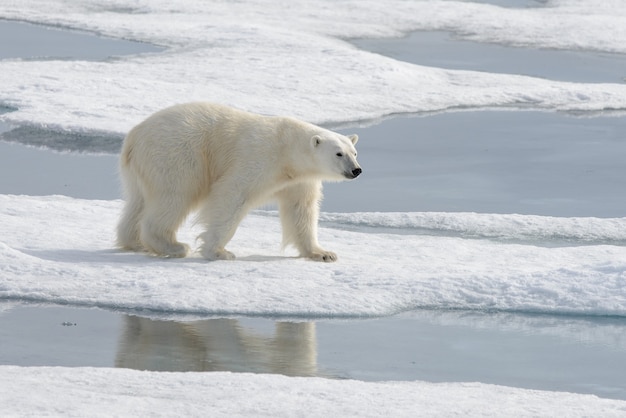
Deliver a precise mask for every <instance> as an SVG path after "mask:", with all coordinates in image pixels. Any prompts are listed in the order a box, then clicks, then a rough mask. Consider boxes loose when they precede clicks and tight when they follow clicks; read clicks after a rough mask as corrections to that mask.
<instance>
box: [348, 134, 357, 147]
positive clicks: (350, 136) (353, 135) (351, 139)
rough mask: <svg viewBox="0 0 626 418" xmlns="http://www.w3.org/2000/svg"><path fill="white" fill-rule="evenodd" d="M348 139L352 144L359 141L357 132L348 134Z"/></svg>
mask: <svg viewBox="0 0 626 418" xmlns="http://www.w3.org/2000/svg"><path fill="white" fill-rule="evenodd" d="M348 139H350V141H352V145H356V143H357V142H359V136H358V135H357V134H352V135H348Z"/></svg>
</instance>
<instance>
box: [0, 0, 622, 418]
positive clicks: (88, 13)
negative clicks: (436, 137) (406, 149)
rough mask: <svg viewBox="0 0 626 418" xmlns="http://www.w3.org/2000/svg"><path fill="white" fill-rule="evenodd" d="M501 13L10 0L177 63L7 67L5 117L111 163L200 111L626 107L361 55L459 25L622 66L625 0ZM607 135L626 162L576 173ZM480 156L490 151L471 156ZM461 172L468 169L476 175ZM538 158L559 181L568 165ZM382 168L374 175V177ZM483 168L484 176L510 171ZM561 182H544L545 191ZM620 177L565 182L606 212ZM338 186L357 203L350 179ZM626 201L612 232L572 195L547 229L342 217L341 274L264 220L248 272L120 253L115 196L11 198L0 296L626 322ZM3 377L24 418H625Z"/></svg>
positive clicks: (447, 4)
mask: <svg viewBox="0 0 626 418" xmlns="http://www.w3.org/2000/svg"><path fill="white" fill-rule="evenodd" d="M44 3H45V4H44ZM491 3H496V4H485V3H474V2H455V1H429V2H426V1H424V2H417V1H416V2H400V1H398V2H384V3H380V2H358V3H357V4H352V3H350V2H345V3H336V2H325V1H317V2H303V3H302V4H299V3H298V4H296V3H290V7H285V5H279V4H276V3H274V2H265V1H246V2H239V3H230V2H226V3H219V4H216V3H211V4H206V3H200V2H195V1H183V2H177V3H176V5H172V4H171V2H154V1H151V2H141V1H140V2H129V1H125V0H118V1H111V2H107V3H104V4H103V3H102V2H100V1H88V0H85V1H80V2H73V3H71V4H69V3H66V2H61V1H49V0H46V1H45V2H43V1H41V2H40V1H36V0H29V1H19V2H18V1H5V2H3V4H2V5H1V6H0V17H3V18H9V19H19V20H28V21H31V22H37V23H46V24H51V25H56V26H60V27H64V28H67V27H70V28H76V29H83V30H88V31H94V32H97V33H100V34H105V35H109V36H115V37H124V38H128V39H133V40H139V41H143V42H150V43H155V44H158V45H161V46H163V47H165V48H166V50H165V51H164V52H162V53H150V54H145V55H141V56H131V57H125V58H124V57H118V58H116V59H113V60H107V61H67V60H49V59H48V60H45V61H40V60H36V59H35V60H32V59H31V60H22V59H15V58H11V59H5V60H2V61H0V72H2V74H3V77H2V78H0V91H1V92H2V93H1V95H0V103H2V104H3V105H4V109H5V110H7V112H6V113H5V114H4V115H3V116H2V117H3V120H4V121H5V122H7V123H9V125H10V126H11V127H16V128H17V129H21V131H18V133H19V132H25V133H33V132H35V133H37V132H50V131H52V132H53V133H54V135H57V136H55V137H56V138H59V137H61V138H67V137H68V135H67V134H68V133H71V134H72V135H69V137H70V138H75V139H76V140H77V141H80V140H87V141H93V142H94V146H95V147H96V148H98V147H104V146H105V145H106V144H107V141H110V140H111V138H113V141H112V144H113V147H115V144H116V141H119V138H120V136H121V135H122V134H123V132H125V131H126V130H127V129H128V128H129V127H130V126H132V125H133V124H135V123H136V122H138V121H139V120H141V119H142V118H144V117H145V116H146V115H147V114H149V113H150V112H152V111H153V110H156V109H158V108H160V107H163V106H165V105H169V104H171V103H172V102H181V101H187V100H191V99H210V100H215V101H219V102H224V103H229V104H232V105H236V106H239V107H242V108H246V109H248V110H253V111H259V112H262V113H272V114H274V113H289V114H292V115H295V116H299V117H303V118H306V119H308V120H310V121H312V122H318V123H330V122H338V123H344V122H350V121H357V120H362V119H370V118H378V117H381V116H385V115H390V114H393V113H398V112H428V111H441V110H448V109H459V108H465V109H467V108H475V109H484V108H494V107H499V108H501V107H506V108H533V109H540V110H561V111H575V112H577V113H578V114H586V115H591V114H590V113H585V112H602V111H618V112H617V113H619V111H622V110H624V109H625V108H626V99H625V97H626V94H625V93H626V87H625V86H624V84H623V83H619V82H614V83H592V84H586V83H572V82H562V81H557V80H546V79H539V78H532V77H527V76H517V75H511V74H494V73H489V72H470V71H463V70H449V69H446V70H444V69H439V68H433V67H425V66H419V65H415V64H410V63H405V62H401V61H398V60H395V59H393V58H389V57H384V56H381V55H377V54H373V53H370V52H365V51H362V50H359V49H356V48H355V47H354V46H353V45H352V44H350V43H349V42H346V41H345V39H347V38H355V37H384V36H389V37H393V36H400V35H403V34H404V33H406V32H408V31H411V30H439V31H441V30H445V31H451V32H455V33H456V34H457V36H460V37H463V38H466V39H471V40H475V41H481V42H493V43H502V44H507V45H515V46H525V47H531V48H561V49H569V50H578V51H588V50H591V51H595V52H609V53H617V54H623V53H624V52H626V50H625V49H624V45H626V42H625V40H626V39H625V38H626V31H625V29H624V28H626V6H624V5H623V4H622V3H621V2H606V1H597V2H594V1H576V0H562V1H548V2H522V3H524V4H523V5H521V6H533V7H524V8H523V9H518V8H515V7H511V6H518V5H519V3H520V2H513V1H511V2H507V1H502V2H491ZM500 6H507V7H500ZM608 34H610V35H608ZM181 63H184V64H183V65H181ZM138 97H139V98H141V100H140V101H138V99H137V98H138ZM531 123H532V122H531ZM461 129H462V127H461ZM598 129H599V130H603V128H602V126H599V127H598ZM59 133H61V135H60V136H59ZM25 136H33V135H30V134H29V135H25ZM34 136H36V135H34ZM611 138H612V139H610V140H607V143H612V144H614V145H615V147H616V148H611V147H608V148H606V147H604V145H606V144H605V143H604V144H602V145H603V146H601V147H595V148H594V146H593V145H594V144H593V143H590V144H588V147H586V145H587V144H577V145H576V147H577V148H576V147H575V148H574V150H573V152H569V151H570V148H569V146H567V145H566V144H565V143H562V144H563V147H562V148H563V150H564V151H565V150H568V152H567V155H565V161H566V163H564V164H562V166H561V167H566V168H570V169H573V170H574V171H575V172H578V173H580V172H581V171H580V170H582V172H583V173H584V172H585V170H589V169H592V170H599V171H602V169H603V168H604V167H603V162H606V161H613V160H612V159H611V158H613V157H614V156H615V155H618V153H619V152H620V151H621V148H620V147H621V143H622V139H621V137H620V136H619V135H617V136H614V137H611ZM444 139H445V138H444ZM538 140H539V142H534V143H533V145H539V146H538V147H537V148H533V147H530V148H525V149H522V150H521V151H518V152H519V155H520V157H525V158H526V159H525V161H529V159H528V157H532V158H539V157H540V156H541V150H542V147H541V143H540V137H539V138H538ZM476 144H478V145H481V143H480V141H478V142H476ZM553 144H554V143H553ZM106 146H109V145H106ZM381 147H383V148H384V146H383V145H381ZM76 148H80V147H76ZM87 148H89V147H87ZM558 148H559V146H558V145H557V146H554V145H553V146H552V148H551V150H552V151H554V150H555V149H558ZM443 149H445V148H443ZM470 149H471V148H470ZM110 150H111V148H110V149H109V151H105V152H111V151H110ZM482 150H483V151H484V149H482ZM586 151H588V152H589V155H590V156H592V157H593V158H591V160H590V161H591V162H594V161H595V165H593V166H592V167H591V168H589V167H583V166H581V163H580V161H581V160H580V157H581V156H583V155H584V154H585V152H586ZM603 152H604V154H603ZM477 153H478V152H477V151H476V148H475V149H474V155H472V157H474V158H475V157H476V154H477ZM3 155H6V154H3ZM464 156H465V155H459V156H458V158H459V159H458V162H459V164H460V166H461V167H463V158H464ZM389 158H391V157H389V156H385V157H381V160H382V161H381V162H380V164H382V165H384V166H391V165H392V164H390V162H389V161H388V159H389ZM568 158H569V160H568ZM385 159H387V160H385ZM433 159H436V154H433ZM394 161H395V160H394ZM511 161H515V159H514V158H513V159H511ZM536 161H539V163H540V164H539V166H540V167H544V168H545V167H548V168H549V167H550V164H551V163H554V165H555V166H558V164H561V163H562V162H563V160H559V161H552V162H551V161H550V160H541V159H540V158H539V160H536ZM3 164H4V162H3ZM370 164H371V166H372V171H373V173H376V170H375V169H374V167H375V166H376V164H377V162H376V161H374V160H372V161H371V162H370ZM610 166H611V167H618V166H619V164H618V163H617V162H615V163H614V164H613V163H611V164H610ZM465 168H466V170H467V171H461V172H465V173H470V174H472V173H481V167H480V164H479V165H477V166H475V167H474V168H475V170H473V169H472V167H471V165H470V166H465ZM521 168H522V169H524V168H528V166H526V167H523V166H522V167H521ZM509 171H513V170H512V166H511V165H510V164H508V165H503V166H502V167H501V168H500V169H499V170H496V171H495V173H496V175H497V173H500V175H501V176H502V177H503V178H504V179H506V175H507V174H508V173H509ZM559 172H561V173H563V171H562V170H561V171H559ZM485 173H486V174H485V177H484V178H490V177H492V176H493V172H489V171H486V172H485ZM380 174H384V173H380ZM551 174H552V171H550V170H547V171H546V175H545V178H546V181H548V180H547V179H550V178H551ZM112 175H113V174H112ZM612 175H613V174H611V173H610V172H608V173H606V172H605V173H603V174H601V175H600V176H597V177H593V176H592V177H593V181H589V182H585V181H583V180H581V179H576V178H575V177H574V176H572V175H569V176H565V177H564V180H563V181H564V182H565V183H567V182H566V180H567V179H570V180H571V181H573V182H574V184H573V185H571V184H570V187H571V188H572V189H573V190H575V189H576V187H577V186H578V187H580V190H581V193H582V195H583V196H587V198H589V199H588V202H593V201H594V198H592V196H593V193H594V192H597V191H602V190H611V192H610V193H600V195H599V197H598V199H602V198H603V197H604V196H606V195H607V194H613V193H617V192H615V191H614V190H618V189H619V185H620V182H619V176H618V177H617V178H615V177H611V176H612ZM607 179H613V180H611V181H614V182H615V184H614V185H613V186H611V185H610V184H607V182H606V180H607ZM497 180H502V178H498V179H497ZM470 183H472V182H470ZM355 184H357V183H355ZM503 184H506V182H504V183H503ZM342 186H343V190H345V194H346V195H345V196H344V198H345V199H347V200H348V201H349V199H350V193H351V192H350V190H351V187H350V186H352V185H349V184H346V185H342ZM607 187H608V189H607ZM611 187H613V188H611ZM528 189H529V190H532V189H533V188H532V187H529V188H528ZM354 193H355V194H354V196H358V193H361V191H358V193H357V190H356V189H355V191H354ZM467 196H469V193H468V194H467ZM513 196H515V193H513ZM590 196H591V198H590ZM548 197H549V196H548ZM570 197H572V195H571V194H570ZM611 197H612V196H607V200H601V203H600V204H599V206H603V207H604V208H603V210H609V211H611V212H612V214H611V215H608V216H612V217H611V218H595V217H590V216H592V215H593V216H607V215H606V213H607V212H604V213H602V214H597V213H593V212H592V211H591V210H590V211H587V210H583V211H582V213H581V214H577V217H576V218H572V217H567V218H566V217H564V216H571V212H568V210H569V209H570V208H571V206H572V201H571V200H567V199H565V200H561V201H560V202H561V203H560V205H559V201H558V199H557V200H556V201H553V202H552V203H555V206H554V207H553V208H552V209H551V211H552V212H550V214H551V215H554V216H551V217H546V216H537V215H538V214H542V212H541V210H542V209H541V208H545V205H542V204H541V205H538V206H536V209H535V210H533V209H532V207H531V208H530V209H528V210H527V211H525V212H526V213H527V214H526V215H511V214H506V213H507V212H508V213H510V212H517V210H516V209H517V207H518V206H517V202H516V201H515V199H512V200H511V201H510V202H509V203H508V204H506V205H504V206H503V207H502V208H501V209H499V210H496V211H493V212H501V213H505V214H496V213H493V212H491V211H487V212H486V213H481V214H477V213H468V212H467V210H468V209H465V211H464V210H463V206H462V205H461V206H460V207H458V208H456V209H453V210H454V213H453V212H452V211H447V210H444V211H443V212H416V211H415V210H403V211H401V212H396V213H373V212H366V213H344V214H341V213H339V214H329V213H327V214H325V215H324V217H323V222H322V226H323V228H322V231H321V240H322V242H325V243H328V245H329V246H331V247H333V249H335V250H337V252H338V253H339V254H340V257H341V259H340V261H339V263H337V264H334V265H319V264H314V263H311V262H307V261H304V260H300V259H293V258H291V255H292V253H289V252H287V253H286V254H281V253H280V252H279V251H278V240H279V235H280V234H279V229H278V223H277V218H276V216H275V214H274V213H272V212H257V213H256V214H255V215H253V216H251V217H249V218H248V219H247V220H246V222H245V223H244V225H243V226H242V228H241V229H240V231H239V232H238V234H237V236H236V237H235V240H234V241H233V243H232V244H231V250H233V251H234V252H235V253H237V254H238V255H239V256H240V260H239V261H237V262H235V263H220V262H217V263H211V264H210V265H208V264H206V263H205V262H204V261H202V260H200V259H199V258H197V257H192V258H189V259H186V260H174V261H173V260H158V259H154V258H150V257H146V256H143V255H136V254H125V253H119V252H116V251H115V250H112V238H113V237H112V230H113V225H114V223H115V219H116V217H117V213H118V212H119V208H120V205H121V202H120V201H119V200H106V201H105V200H83V199H78V198H69V197H63V196H47V197H32V196H18V195H15V194H5V195H1V196H0V217H1V220H0V225H2V227H1V228H2V231H1V234H0V236H1V237H2V238H1V239H0V260H1V261H0V275H1V276H0V277H1V280H0V296H1V297H2V298H3V299H4V300H9V301H15V302H16V303H19V301H24V300H26V301H32V302H48V303H57V304H68V305H73V306H98V307H102V308H108V309H124V310H131V311H133V312H141V313H142V315H144V316H158V317H166V318H178V319H181V318H184V319H187V320H190V319H198V318H203V317H205V316H206V315H216V316H221V315H227V316H233V315H240V314H247V315H260V316H281V317H285V318H293V317H298V318H300V319H315V318H319V317H340V318H350V317H368V316H376V315H392V314H394V313H398V312H403V311H407V310H412V309H416V308H422V309H462V310H478V311H489V310H498V311H506V312H542V313H551V314H558V315H562V316H564V317H565V316H567V315H573V314H574V315H596V316H602V315H611V316H614V317H616V318H623V317H624V316H626V291H625V281H626V278H625V277H626V276H625V273H624V272H625V271H626V267H625V266H626V250H624V246H623V242H624V238H625V237H624V235H625V234H624V232H623V231H624V230H625V228H624V226H626V225H625V224H626V221H625V219H624V218H618V217H615V216H618V215H615V214H616V213H619V212H620V208H621V206H620V205H621V201H620V200H619V199H618V200H611ZM544 198H546V196H544ZM520 201H523V200H520ZM410 202H415V200H414V199H410ZM457 203H459V202H457ZM460 203H462V201H460ZM589 207H590V208H592V207H593V205H590V206H589ZM537 208H538V209H537ZM350 210H351V211H355V210H356V209H354V207H353V208H352V209H350ZM416 210H424V209H421V208H420V209H416ZM195 232H196V231H194V230H193V228H192V227H191V226H187V227H186V228H185V230H184V231H183V234H182V235H183V237H184V239H185V240H186V241H188V242H190V243H193V237H194V235H195ZM242 276H245V277H242ZM616 367H619V365H616ZM0 371H1V374H0V375H1V376H2V377H1V378H0V385H1V386H2V391H0V393H1V395H0V405H2V410H3V412H4V411H6V413H8V414H17V415H23V414H35V415H39V414H42V415H45V414H56V413H61V412H64V413H65V414H74V415H85V414H89V415H94V412H95V414H98V413H102V414H103V415H104V414H116V413H117V414H132V413H151V414H154V413H162V414H163V415H168V414H170V413H174V411H175V413H176V414H180V412H181V411H185V410H184V409H181V408H188V409H187V410H186V411H187V412H189V413H190V414H193V415H201V414H206V412H207V411H211V412H214V413H215V415H218V414H223V415H231V416H232V415H246V414H254V415H263V414H266V415H276V413H278V414H281V415H297V414H298V413H301V412H302V410H303V405H305V408H306V411H307V412H308V413H310V414H319V415H328V414H333V415H367V414H369V415H372V416H382V415H384V416H389V415H398V416H401V415H403V414H404V415H413V414H414V413H415V412H416V411H419V412H421V413H424V414H425V415H450V414H454V413H459V414H464V415H466V414H469V415H490V414H491V415H498V416H501V415H518V416H520V415H553V414H558V415H565V416H585V415H602V416H611V415H614V416H620V415H623V414H626V403H625V402H624V401H611V400H604V399H599V398H596V397H591V396H587V395H581V394H565V393H557V392H538V391H531V390H522V389H511V388H504V387H500V386H489V385H484V384H480V383H476V384H461V383H445V384H433V383H421V382H404V383H401V382H386V383H365V382H359V381H328V380H320V379H318V378H286V377H281V376H270V375H258V376H253V375H245V374H241V375H231V374H226V373H218V374H178V373H156V372H151V373H148V372H134V371H128V370H113V369H107V368H101V369H90V368H76V369H69V368H45V367H44V368H39V367H26V368H20V367H15V366H2V367H1V368H0ZM34 393H35V394H36V395H37V396H33V394H34ZM207 394H210V395H207ZM494 405H498V407H497V408H494Z"/></svg>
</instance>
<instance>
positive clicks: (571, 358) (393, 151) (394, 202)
mask: <svg viewBox="0 0 626 418" xmlns="http://www.w3.org/2000/svg"><path fill="white" fill-rule="evenodd" d="M524 3H528V2H524ZM42 31H43V32H42ZM48 31H52V32H55V33H54V36H60V38H59V40H57V41H55V42H52V44H51V45H47V46H46V47H45V48H44V49H43V50H41V49H38V45H40V43H41V42H43V40H42V39H43V38H46V39H52V38H53V37H52V35H51V34H50V33H49V32H48ZM38 36H40V37H42V38H39V39H40V40H37V39H38V38H37V37H38ZM7 37H10V38H11V39H12V42H11V43H12V47H11V49H6V45H4V42H0V59H13V58H21V59H52V58H55V57H56V58H57V59H58V58H59V57H63V59H77V58H78V57H81V56H83V55H81V54H83V53H84V52H86V51H89V54H95V55H91V56H90V57H83V58H81V59H100V60H106V59H111V57H112V56H115V55H122V54H134V53H144V52H155V50H154V49H152V48H154V47H152V46H150V45H146V44H141V43H132V44H133V45H131V46H130V47H131V49H130V50H118V49H116V48H117V47H118V46H120V45H121V43H122V41H118V40H112V39H106V42H109V43H108V44H107V45H104V44H102V43H101V42H102V41H103V38H101V37H99V36H96V35H93V34H87V33H80V32H74V31H64V30H59V29H54V28H52V29H50V28H45V27H41V26H36V25H30V24H24V23H19V22H6V21H0V39H8V38H7ZM124 42H126V41H124ZM354 42H355V44H357V45H359V47H361V48H363V49H368V50H372V51H376V52H378V53H386V54H389V55H391V56H393V55H394V51H396V50H397V51H402V54H408V55H410V57H407V56H404V55H403V56H402V57H399V56H398V57H397V58H398V59H404V60H407V61H411V60H412V62H417V63H419V64H422V65H438V64H437V63H434V62H427V61H422V59H426V57H425V55H428V54H422V52H423V51H421V52H420V51H418V50H420V49H421V48H422V47H421V46H420V45H428V49H429V50H431V51H432V50H440V51H447V55H448V59H453V58H455V59H458V60H460V61H463V62H465V63H466V64H465V65H467V66H468V67H470V68H471V67H474V66H475V61H477V60H478V61H480V59H481V57H484V58H485V59H487V60H489V59H493V54H496V53H500V52H494V51H495V50H492V49H489V48H491V46H486V47H485V48H488V49H485V50H481V48H483V47H484V46H482V45H480V44H473V45H472V46H471V47H472V48H477V51H483V52H477V53H475V54H471V56H464V55H460V52H459V50H458V49H456V48H457V47H456V46H454V43H455V42H457V41H455V40H453V39H450V38H448V36H447V35H444V34H441V33H432V34H429V33H418V34H414V35H411V36H409V37H407V38H404V39H396V40H388V41H387V40H386V41H385V42H388V44H387V45H386V46H382V45H383V44H382V43H379V42H378V40H359V41H354ZM424 43H425V44H424ZM57 44H58V45H57ZM16 45H20V46H16ZM55 45H56V46H55ZM57 46H58V47H59V48H60V49H58V50H56V49H54V48H56V47H57ZM127 46H129V45H127ZM466 47H467V45H466V44H465V43H463V45H459V46H458V48H461V49H463V48H466ZM64 48H69V49H64ZM502 48H504V49H506V50H507V53H510V54H512V55H515V54H516V53H517V52H520V53H522V51H521V50H517V49H515V48H505V47H502ZM7 51H9V52H7ZM15 51H17V52H15ZM411 51H413V52H414V53H411ZM554 53H556V52H554ZM459 57H461V58H459ZM585 57H587V58H585ZM443 58H445V57H443ZM543 59H544V58H532V57H531V58H524V60H526V61H529V65H531V64H532V63H533V62H534V63H535V64H536V67H537V70H536V71H535V70H534V69H532V70H528V73H529V74H535V73H536V74H538V75H540V76H545V77H550V78H553V77H554V78H557V79H568V78H569V77H570V76H571V77H573V78H578V77H579V75H577V74H574V72H576V71H575V70H574V69H572V68H571V67H572V66H570V65H569V64H564V65H563V66H562V67H561V68H560V70H559V71H556V73H555V74H547V73H541V72H539V70H540V69H541V67H542V66H543V65H542V64H541V63H542V62H543V61H540V60H543ZM581 59H583V60H585V59H589V60H591V61H590V62H589V65H590V67H589V68H592V67H593V64H592V62H594V61H593V60H595V59H596V58H595V56H594V55H593V54H590V55H585V54H584V53H581ZM606 59H607V60H608V61H606V62H604V63H603V65H602V70H601V71H600V72H601V73H602V74H599V73H594V74H593V75H585V76H584V77H591V78H592V79H590V81H594V82H595V81H603V80H605V78H609V79H611V80H615V78H616V77H617V78H619V77H620V72H619V70H617V69H618V68H625V67H624V66H623V61H622V60H623V57H607V58H606ZM557 61H559V60H558V59H557ZM484 70H489V71H496V70H495V69H493V68H492V67H491V64H486V67H484ZM570 70H572V71H571V72H570ZM503 71H504V70H503ZM585 71H587V70H585ZM586 74H589V73H586ZM581 77H582V76H581ZM614 82H616V81H614ZM0 99H1V98H0ZM7 111H10V109H7ZM625 124H626V122H625V120H624V118H623V117H609V116H603V117H595V118H584V119H583V118H572V117H570V116H567V115H561V114H550V113H542V112H513V111H508V112H505V111H501V112H492V111H483V112H459V113H445V114H439V115H427V116H422V117H411V118H408V117H401V118H393V119H387V120H384V121H381V122H380V123H379V124H370V125H366V126H355V127H354V128H346V129H345V132H353V131H356V132H357V133H358V134H359V135H360V136H361V137H362V138H363V139H362V141H361V142H359V152H360V155H361V157H360V160H361V162H362V165H363V167H364V170H365V171H364V174H363V179H359V182H354V183H353V184H351V185H350V191H349V192H348V193H347V192H346V190H347V189H348V188H346V187H341V185H330V186H329V187H327V188H326V193H325V194H326V201H325V203H324V207H323V210H326V211H378V210H381V211H430V210H433V211H435V210H436V211H479V212H480V211H485V212H492V213H493V212H503V213H504V212H511V211H513V210H514V211H516V212H518V213H533V214H549V215H557V216H577V215H579V216H600V217H602V216H611V217H612V216H624V211H625V210H626V201H625V199H626V197H624V194H623V179H624V178H626V172H625V168H624V167H623V158H621V156H623V155H625V152H626V149H625V148H624V147H625V146H624V141H623V140H622V134H623V132H625V131H626V130H625V129H624V128H625V127H626V126H624V125H625ZM29 129H30V130H29ZM341 130H342V131H343V130H344V129H343V128H341ZM468 137H470V139H471V140H468V139H467V138H468ZM50 138H52V139H50ZM503 138H505V139H506V140H503ZM0 139H3V141H0V193H3V194H7V193H10V194H31V195H45V194H64V195H68V196H73V197H79V198H87V199H117V198H119V197H120V193H119V186H118V180H117V174H116V165H117V156H116V155H115V152H116V150H117V149H118V148H119V144H120V143H121V138H101V137H97V135H94V137H93V138H86V139H88V140H89V139H91V143H90V144H89V146H88V147H87V149H85V148H84V147H83V146H78V145H76V142H81V143H84V141H71V140H68V138H63V135H62V133H58V132H57V133H46V132H43V131H37V130H32V128H28V129H26V128H24V127H15V126H8V125H6V124H5V125H0ZM70 139H71V138H70ZM24 144H30V145H36V146H37V147H39V148H35V147H31V146H25V145H24ZM55 144H56V145H55ZM59 144H62V145H59ZM383 144H384V146H383ZM389 144H391V145H392V146H389ZM41 147H43V148H41ZM51 149H54V150H56V151H52V150H51ZM57 151H63V152H61V153H59V152H57ZM85 152H87V154H85ZM94 152H95V153H100V155H93V154H89V153H94ZM33 167H37V168H38V169H37V170H34V169H33ZM361 180H362V181H361ZM94 184H96V185H97V187H94ZM366 196H369V198H367V197H366ZM242 279H243V278H242ZM1 280H2V278H0V281H1ZM0 341H1V344H0V364H13V365H21V366H44V365H47V366H69V367H78V366H95V367H126V368H135V369H142V370H155V371H198V372H200V371H205V372H208V371H216V370H230V371H235V372H240V371H241V372H243V371H246V372H263V373H282V374H286V375H297V376H323V377H328V378H339V379H347V378H350V379H361V380H372V381H374V380H376V381H379V380H426V381H432V382H442V381H479V382H484V383H494V384H502V385H509V386H517V387H524V388H534V389H546V390H561V391H571V392H579V393H593V394H596V395H598V396H602V397H607V398H617V399H626V379H624V376H625V375H626V373H625V372H626V365H625V364H624V359H625V358H626V320H625V318H609V317H572V316H555V315H527V314H523V313H488V312H459V311H416V312H410V313H405V314H402V315H397V316H393V317H387V318H370V319H363V320H331V319H316V318H311V319H310V320H308V321H303V320H301V321H296V322H293V321H287V320H277V319H275V318H242V317H236V318H204V319H201V320H197V321H189V320H185V321H176V320H172V319H171V318H170V319H169V320H161V319H158V318H155V317H154V315H152V316H146V315H145V314H143V313H142V312H115V311H110V310H102V309H97V308H92V309H89V308H84V307H83V308H78V307H71V306H40V305H35V304H29V303H26V302H22V301H15V300H12V301H0Z"/></svg>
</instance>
